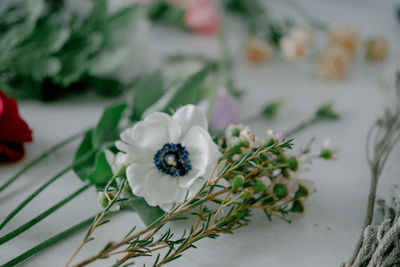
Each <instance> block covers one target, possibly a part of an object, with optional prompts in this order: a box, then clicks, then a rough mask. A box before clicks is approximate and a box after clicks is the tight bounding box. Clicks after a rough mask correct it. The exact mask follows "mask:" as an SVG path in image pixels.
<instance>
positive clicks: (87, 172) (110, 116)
mask: <svg viewBox="0 0 400 267" xmlns="http://www.w3.org/2000/svg"><path fill="white" fill-rule="evenodd" d="M125 108H126V105H125V104H119V105H114V106H111V107H109V108H107V109H106V110H105V111H104V113H103V115H102V117H101V119H100V121H99V123H98V124H97V126H96V128H95V129H94V130H92V131H90V132H88V133H87V134H86V135H85V138H84V139H83V141H82V143H81V145H80V146H79V148H78V151H77V153H76V155H75V159H74V163H75V164H76V162H77V161H78V160H81V158H82V157H84V156H85V155H86V154H87V153H89V152H90V151H93V150H99V152H97V154H96V156H91V157H89V158H88V159H87V160H84V161H83V162H82V163H79V164H78V165H77V166H75V167H74V171H75V173H76V174H77V175H78V176H79V178H81V180H88V179H89V180H90V181H91V182H92V183H93V184H95V185H96V186H101V185H103V183H105V182H106V181H108V179H110V178H111V177H112V172H111V168H110V166H109V165H108V163H107V160H106V158H105V155H104V149H106V148H107V143H108V142H113V141H115V140H116V139H118V135H119V131H118V124H119V122H120V120H121V118H122V114H123V111H124V110H125ZM105 145H106V146H105ZM102 149H103V150H102Z"/></svg>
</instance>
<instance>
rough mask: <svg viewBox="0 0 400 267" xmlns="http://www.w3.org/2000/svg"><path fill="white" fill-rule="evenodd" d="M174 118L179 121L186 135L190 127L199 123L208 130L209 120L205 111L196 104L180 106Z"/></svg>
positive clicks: (183, 133)
mask: <svg viewBox="0 0 400 267" xmlns="http://www.w3.org/2000/svg"><path fill="white" fill-rule="evenodd" d="M173 118H174V119H175V120H176V121H177V122H178V123H179V125H180V126H181V130H182V135H185V134H186V133H187V132H188V131H189V130H190V128H192V127H193V126H195V125H197V126H200V127H201V128H203V129H204V130H206V131H207V130H208V122H207V117H206V115H205V113H204V112H203V111H202V110H201V109H199V108H198V107H196V106H195V105H186V106H183V107H181V108H179V109H178V110H177V111H176V112H175V114H174V115H173Z"/></svg>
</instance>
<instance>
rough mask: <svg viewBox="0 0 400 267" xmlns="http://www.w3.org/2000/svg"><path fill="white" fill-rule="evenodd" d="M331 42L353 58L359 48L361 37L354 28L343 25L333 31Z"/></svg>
mask: <svg viewBox="0 0 400 267" xmlns="http://www.w3.org/2000/svg"><path fill="white" fill-rule="evenodd" d="M330 42H331V43H332V44H334V45H338V46H341V47H342V48H343V49H345V50H346V51H347V52H348V53H349V55H351V56H353V55H354V54H355V53H356V52H357V49H358V47H359V44H360V36H359V34H358V32H357V30H355V29H354V28H352V27H350V26H346V25H342V26H338V27H336V28H333V29H332V30H331V32H330Z"/></svg>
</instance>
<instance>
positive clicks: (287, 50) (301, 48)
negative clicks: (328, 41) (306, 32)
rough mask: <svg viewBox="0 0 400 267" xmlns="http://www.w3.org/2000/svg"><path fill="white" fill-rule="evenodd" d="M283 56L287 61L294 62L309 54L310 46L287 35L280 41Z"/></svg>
mask: <svg viewBox="0 0 400 267" xmlns="http://www.w3.org/2000/svg"><path fill="white" fill-rule="evenodd" d="M280 47H281V49H282V55H283V57H284V58H285V59H287V60H290V61H294V60H297V59H300V58H303V57H305V56H306V54H307V48H308V46H307V45H306V44H305V43H304V42H303V41H302V40H300V39H298V38H294V37H293V36H291V35H287V36H285V37H283V38H282V39H281V40H280Z"/></svg>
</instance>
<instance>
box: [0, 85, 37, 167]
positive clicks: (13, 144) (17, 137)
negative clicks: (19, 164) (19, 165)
mask: <svg viewBox="0 0 400 267" xmlns="http://www.w3.org/2000/svg"><path fill="white" fill-rule="evenodd" d="M31 141H32V131H31V130H30V129H29V127H28V125H27V124H26V122H25V121H24V120H23V119H22V118H21V117H20V115H19V113H18V105H17V101H16V100H15V99H13V98H8V97H7V96H6V95H5V94H4V93H3V92H2V91H1V90H0V161H18V160H20V159H21V158H22V157H23V156H24V154H25V150H24V143H25V142H31Z"/></svg>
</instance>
